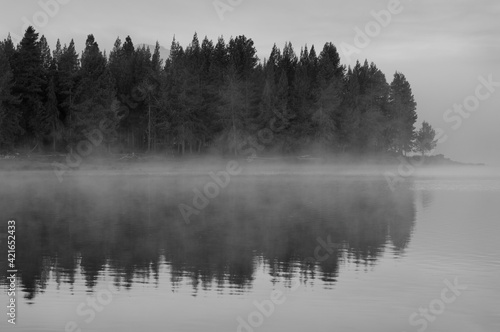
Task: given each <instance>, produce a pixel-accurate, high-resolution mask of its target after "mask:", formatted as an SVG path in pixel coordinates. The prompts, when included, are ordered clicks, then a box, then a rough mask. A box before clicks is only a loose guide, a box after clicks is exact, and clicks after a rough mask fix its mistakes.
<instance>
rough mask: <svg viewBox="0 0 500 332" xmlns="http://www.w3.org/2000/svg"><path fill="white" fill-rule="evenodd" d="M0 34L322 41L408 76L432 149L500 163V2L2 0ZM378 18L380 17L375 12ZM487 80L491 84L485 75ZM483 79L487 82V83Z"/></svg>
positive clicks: (263, 46)
mask: <svg viewBox="0 0 500 332" xmlns="http://www.w3.org/2000/svg"><path fill="white" fill-rule="evenodd" d="M0 4H1V5H2V6H1V8H2V11H1V12H0V38H1V39H4V38H6V37H7V35H8V33H11V35H12V37H13V39H14V40H16V39H17V38H19V36H22V35H23V33H24V29H25V28H26V27H27V25H28V24H29V25H33V26H34V27H35V29H36V30H37V31H38V32H40V34H43V35H45V37H46V38H47V39H48V41H49V43H50V44H51V45H52V46H54V45H55V43H56V41H57V39H58V38H59V39H61V43H62V44H64V43H69V41H70V40H71V39H74V40H75V43H76V45H77V48H78V49H80V50H81V49H82V48H83V46H84V43H85V40H86V37H87V35H88V34H94V36H95V38H96V40H97V42H98V43H99V45H100V47H101V49H105V50H107V51H108V53H109V50H110V49H111V48H112V47H113V43H114V41H115V40H116V38H117V37H120V38H121V39H122V40H124V39H125V37H126V36H128V35H130V37H131V38H132V41H133V42H134V44H136V45H138V44H143V43H144V44H149V45H154V44H155V42H156V41H159V43H160V44H161V45H162V46H164V47H166V48H169V47H170V44H171V42H172V39H173V37H174V36H175V37H176V39H177V40H178V41H179V42H180V43H181V45H183V46H187V45H188V44H189V43H190V41H191V40H192V37H193V35H194V33H195V32H197V33H198V35H199V37H200V39H202V38H203V37H204V36H208V38H209V39H213V40H214V41H216V40H217V38H218V37H219V36H224V38H225V39H226V41H228V40H229V38H230V37H231V36H238V35H245V36H247V37H248V38H251V39H252V40H253V41H254V43H255V47H256V48H257V51H258V55H259V57H260V58H261V59H262V60H263V59H264V58H266V57H268V55H269V53H270V51H271V48H272V46H273V44H274V43H276V44H277V46H278V47H280V48H282V47H283V46H284V45H285V42H288V41H289V42H291V43H292V44H293V46H294V49H295V52H296V53H297V54H300V49H301V47H303V46H304V45H306V44H307V45H308V46H309V47H310V46H311V45H315V47H316V49H317V50H318V51H320V50H321V49H322V47H323V45H324V44H325V43H326V42H332V43H333V44H334V45H335V46H336V47H337V48H338V50H339V53H340V55H341V59H342V63H343V64H345V65H353V64H355V62H356V60H358V59H359V60H360V61H364V60H365V59H367V60H368V61H369V62H374V63H375V64H376V65H377V67H378V68H379V69H381V70H382V71H383V72H384V73H385V75H386V79H387V81H388V82H389V83H390V82H391V81H392V78H393V75H394V73H395V72H396V71H398V72H402V73H403V74H404V75H405V76H406V78H407V80H408V81H409V82H410V84H411V86H412V90H413V94H414V96H415V99H416V101H417V114H418V116H419V118H418V123H417V126H418V127H419V126H420V124H421V122H422V121H427V122H429V123H430V124H431V125H432V126H433V127H434V128H435V129H437V131H438V133H440V137H442V142H441V143H440V144H439V145H438V148H437V151H436V153H443V154H444V155H445V156H447V157H449V158H452V159H454V160H457V161H462V162H472V163H486V164H488V165H495V166H500V128H499V127H500V62H499V60H500V57H499V56H500V19H499V17H500V1H498V0H421V1H418V0H400V1H398V0H351V1H345V0H342V1H341V0H309V1H291V0H216V1H214V0H141V1H123V0H121V1H120V0H99V1H97V0H23V1H19V0H0ZM376 17H378V20H377V19H376ZM488 81H490V83H489V84H488V83H487V82H488ZM485 82H486V83H485ZM496 82H498V83H496Z"/></svg>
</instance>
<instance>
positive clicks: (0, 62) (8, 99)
mask: <svg viewBox="0 0 500 332" xmlns="http://www.w3.org/2000/svg"><path fill="white" fill-rule="evenodd" d="M5 47H6V42H5V41H4V42H0V149H11V148H12V147H14V145H15V143H16V139H17V137H18V136H19V134H21V133H22V129H21V127H20V125H19V120H20V115H21V113H20V112H19V110H18V104H19V98H17V97H16V96H15V95H13V93H12V90H13V86H14V82H13V75H12V71H11V69H10V61H9V60H8V57H7V54H6V52H5Z"/></svg>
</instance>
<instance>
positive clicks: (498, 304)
mask: <svg viewBox="0 0 500 332" xmlns="http://www.w3.org/2000/svg"><path fill="white" fill-rule="evenodd" d="M495 174H496V173H493V175H491V174H490V175H489V176H487V177H486V176H467V177H463V176H456V175H454V176H443V174H440V175H439V176H430V175H429V174H423V175H421V176H418V177H416V178H413V179H408V180H407V181H405V182H404V183H402V184H401V185H399V186H398V187H397V188H396V189H395V190H394V191H392V190H391V189H390V187H389V186H388V184H387V181H386V179H384V177H383V176H376V175H373V174H371V175H366V176H360V175H346V174H343V175H342V176H340V175H338V174H337V175H336V174H334V173H332V174H328V173H322V174H318V175H314V174H308V175H307V176H301V175H300V174H297V172H293V173H287V172H280V173H279V174H277V173H276V172H274V173H269V174H266V173H260V174H259V175H258V176H255V175H249V174H246V173H245V172H244V173H243V174H241V175H239V176H235V177H233V178H231V182H230V184H229V185H228V186H227V187H226V188H224V189H221V190H220V194H219V195H218V196H217V197H215V198H213V199H210V204H209V205H208V207H206V208H205V209H203V210H202V211H200V213H199V215H194V216H192V218H191V220H190V221H191V222H190V223H189V224H188V223H186V222H185V219H184V218H183V217H182V215H181V213H180V212H179V204H189V205H191V206H192V200H193V197H194V192H193V189H196V188H198V189H200V190H202V189H203V187H204V185H206V184H207V183H208V182H210V181H211V179H210V177H209V176H208V175H207V174H206V173H200V174H196V173H195V174H193V173H191V174H185V175H183V174H179V173H169V174H161V173H160V174H159V173H154V174H146V173H136V174H127V175H119V174H90V173H89V174H86V175H77V174H71V175H70V176H68V177H66V178H65V180H64V182H62V183H59V182H58V181H57V179H55V177H54V175H53V174H51V173H29V172H24V173H8V174H6V173H4V174H2V175H1V176H0V178H1V184H2V185H1V187H0V211H1V216H2V219H4V220H10V219H15V220H16V223H17V226H16V227H17V229H16V231H17V234H16V236H17V237H16V239H17V256H16V258H17V262H16V263H17V266H18V270H19V278H18V285H19V287H20V288H21V290H22V291H21V292H19V294H18V297H17V300H18V305H19V306H18V324H17V325H16V326H15V329H14V328H12V326H10V324H7V322H6V319H2V321H0V328H1V329H2V331H5V330H7V331H10V330H12V331H14V330H16V331H64V330H65V328H68V329H69V330H71V329H72V327H75V328H76V327H78V328H81V330H82V331H138V330H148V331H214V332H215V331H305V330H308V331H332V330H335V331H337V330H338V331H418V330H419V329H420V328H423V327H424V326H425V327H426V331H498V330H500V315H499V312H498V308H500V287H499V286H498V280H499V277H500V273H499V272H500V258H499V251H500V250H499V249H500V242H499V241H498V234H500V232H499V231H500V226H499V223H498V214H497V211H498V209H497V208H498V203H499V202H500V178H499V177H497V176H496V175H495ZM0 234H1V245H2V247H5V246H6V242H5V240H6V235H7V232H6V227H3V229H2V230H0ZM328 243H330V245H328ZM2 250H4V248H2ZM6 271H7V261H6V254H3V255H2V256H1V257H0V276H1V279H2V284H3V285H4V286H3V288H4V289H5V291H3V292H2V293H1V295H0V299H1V301H0V302H2V303H7V301H8V297H7V291H6V290H7V288H8V287H7V286H6V277H7V276H6ZM457 278H458V279H457ZM457 280H458V282H459V284H460V285H463V287H465V286H466V287H467V289H466V290H462V291H460V295H458V296H455V299H454V300H453V301H452V302H451V303H448V304H445V307H444V308H442V309H443V310H437V311H440V312H439V314H434V315H433V316H427V317H432V318H434V319H430V318H424V316H422V315H418V316H415V315H414V314H415V313H419V309H420V308H424V309H425V308H427V309H428V310H430V312H432V303H433V301H434V304H436V303H437V302H436V300H439V299H440V298H441V294H442V291H443V289H445V288H446V287H447V285H448V284H447V282H452V283H453V282H456V281H457ZM273 291H279V292H281V293H282V295H281V297H280V298H279V301H277V302H279V303H276V304H273V307H274V308H273V309H272V310H271V311H272V312H271V313H270V314H268V315H266V314H262V313H261V312H259V309H258V306H259V305H263V306H264V307H265V306H266V304H269V303H272V302H270V301H271V298H272V295H271V294H272V292H273ZM276 294H280V293H276ZM450 294H451V293H450ZM89 299H91V300H92V299H97V307H95V308H94V309H93V308H92V307H91V306H89V305H88V302H87V301H88V300H89ZM256 303H257V305H256ZM429 307H431V308H429ZM268 308H269V307H268ZM436 308H437V309H441V308H439V307H435V308H434V309H436ZM269 310H270V309H269ZM261 311H262V310H261ZM264 311H265V310H264ZM435 311H436V310H435ZM441 311H442V312H441ZM412 315H414V316H413V319H412ZM4 318H5V317H4ZM422 319H423V320H424V321H425V322H424V321H422ZM242 322H244V323H242ZM68 324H69V325H68ZM246 324H248V325H246Z"/></svg>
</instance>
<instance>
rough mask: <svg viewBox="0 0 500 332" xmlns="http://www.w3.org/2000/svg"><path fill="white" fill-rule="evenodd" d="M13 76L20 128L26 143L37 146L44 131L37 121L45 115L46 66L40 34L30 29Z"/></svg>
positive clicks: (25, 35)
mask: <svg viewBox="0 0 500 332" xmlns="http://www.w3.org/2000/svg"><path fill="white" fill-rule="evenodd" d="M11 65H12V69H13V70H12V71H13V73H14V79H15V85H14V93H15V94H18V95H19V96H20V98H21V103H20V105H19V107H20V109H21V112H22V117H21V127H22V128H23V130H24V132H25V135H26V137H25V141H26V143H27V142H29V141H31V142H32V143H33V142H34V143H36V144H35V146H38V143H39V139H40V137H41V132H40V131H41V128H40V123H39V122H38V119H39V118H40V116H41V114H42V113H43V86H44V84H45V79H44V67H43V65H44V63H43V58H42V50H41V47H40V43H39V40H38V33H37V32H36V31H35V29H34V28H33V27H28V29H26V33H25V34H24V37H23V39H22V40H21V43H20V45H19V46H18V50H17V52H16V53H15V54H14V56H13V61H12V63H11Z"/></svg>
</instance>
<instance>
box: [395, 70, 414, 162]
mask: <svg viewBox="0 0 500 332" xmlns="http://www.w3.org/2000/svg"><path fill="white" fill-rule="evenodd" d="M416 107H417V103H416V102H415V99H414V97H413V93H412V91H411V87H410V83H408V81H407V80H406V77H405V76H404V75H403V74H402V73H399V72H396V73H395V74H394V80H393V81H392V83H391V86H390V93H389V112H388V114H389V119H390V126H391V130H390V132H389V133H388V136H389V140H390V142H391V148H392V150H394V151H395V152H397V153H400V154H404V153H406V152H410V151H411V150H412V142H413V139H414V138H415V122H416V121H417V113H416Z"/></svg>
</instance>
